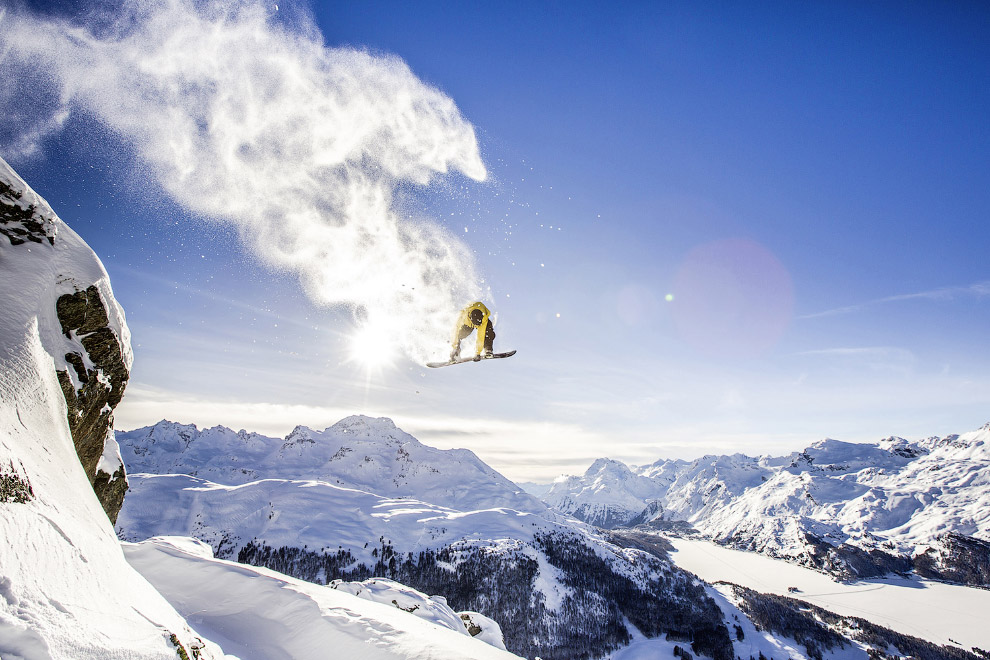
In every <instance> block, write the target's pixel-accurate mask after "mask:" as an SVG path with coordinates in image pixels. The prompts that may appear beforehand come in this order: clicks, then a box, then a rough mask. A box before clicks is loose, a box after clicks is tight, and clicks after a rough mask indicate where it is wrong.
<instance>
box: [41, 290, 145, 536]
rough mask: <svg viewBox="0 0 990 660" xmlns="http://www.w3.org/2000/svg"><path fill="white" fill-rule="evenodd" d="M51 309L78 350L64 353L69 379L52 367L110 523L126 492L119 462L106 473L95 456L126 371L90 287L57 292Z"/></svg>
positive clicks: (109, 433) (105, 438)
mask: <svg viewBox="0 0 990 660" xmlns="http://www.w3.org/2000/svg"><path fill="white" fill-rule="evenodd" d="M56 311H57V314H58V320H59V323H60V324H61V326H62V333H63V334H64V335H65V336H66V338H67V339H73V338H75V339H77V340H78V341H79V343H80V344H81V345H82V348H83V349H84V351H77V352H72V353H66V355H65V361H66V362H67V363H68V364H69V365H70V366H71V367H72V369H73V371H74V372H75V376H76V378H75V379H73V378H72V376H71V375H70V374H69V372H68V370H65V371H59V372H58V381H59V385H61V387H62V394H63V395H65V403H66V406H67V408H68V420H69V430H70V431H71V432H72V441H73V443H74V444H75V446H76V453H77V454H79V460H80V461H81V462H82V465H83V468H84V469H85V470H86V475H87V476H88V477H89V479H90V483H91V484H93V490H94V491H96V496H97V497H98V498H99V499H100V503H101V504H102V505H103V509H104V510H105V511H106V512H107V515H108V516H109V517H110V520H111V521H112V522H116V521H117V514H118V513H119V512H120V507H121V505H123V503H124V493H125V492H126V491H127V480H126V476H125V474H124V466H123V463H120V464H119V465H112V467H113V468H116V469H115V470H114V471H113V473H112V474H111V473H108V472H107V471H106V469H104V467H105V466H102V465H101V459H102V458H103V455H104V453H105V451H106V448H107V444H108V443H110V442H113V409H114V408H115V407H116V406H117V404H118V403H120V400H121V398H122V397H123V396H124V388H125V387H126V385H127V380H128V377H129V376H130V374H129V372H128V370H127V365H126V364H125V362H124V351H123V348H122V347H121V345H120V341H119V340H118V338H117V335H116V334H115V333H114V331H113V330H112V329H111V328H110V320H109V316H108V314H107V308H106V305H105V304H104V302H103V299H102V298H101V295H100V290H99V289H98V288H97V287H96V286H90V287H88V288H87V289H86V290H85V291H76V292H75V293H72V294H65V295H62V296H60V297H59V299H58V302H57V303H56ZM74 380H75V382H74ZM75 383H78V384H79V386H78V387H77V386H76V384H75Z"/></svg>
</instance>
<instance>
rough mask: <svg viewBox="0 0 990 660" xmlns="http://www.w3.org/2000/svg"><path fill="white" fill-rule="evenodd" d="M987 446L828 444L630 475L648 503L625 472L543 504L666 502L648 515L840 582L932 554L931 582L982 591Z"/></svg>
mask: <svg viewBox="0 0 990 660" xmlns="http://www.w3.org/2000/svg"><path fill="white" fill-rule="evenodd" d="M988 441H990V425H988V426H985V427H983V428H982V429H978V430H976V431H972V432H969V433H965V434H962V435H952V436H949V437H946V438H941V439H940V438H927V439H924V440H920V441H908V440H905V439H902V438H887V439H884V440H881V441H879V442H877V443H867V444H857V443H848V442H841V441H838V440H831V439H826V440H823V441H820V442H817V443H815V444H813V445H811V446H810V447H808V448H807V449H806V450H804V451H802V452H796V453H794V454H791V455H789V456H784V457H776V458H773V457H762V458H753V457H748V456H743V455H740V454H736V455H733V456H705V457H703V458H700V459H697V460H695V461H692V462H690V463H684V462H682V461H659V462H657V463H655V464H653V465H650V466H646V467H643V468H636V469H635V470H630V472H631V473H634V474H636V476H638V477H640V478H642V479H650V480H652V481H653V482H654V483H655V489H654V490H653V491H652V492H649V493H648V495H645V496H644V495H643V493H644V487H643V486H642V484H641V482H639V481H637V480H633V479H630V478H629V477H628V476H624V478H623V479H621V480H620V479H613V480H612V481H611V483H610V488H608V489H605V488H601V487H600V483H601V478H600V476H599V474H597V473H595V474H592V471H591V470H589V472H588V473H586V474H585V475H584V476H582V477H570V478H568V479H566V480H561V481H558V482H557V483H555V484H554V487H553V488H552V489H551V491H550V493H548V495H547V496H545V500H546V501H547V502H548V503H550V504H551V505H553V506H556V507H559V508H560V509H561V510H562V511H564V512H567V513H574V512H575V511H581V510H582V507H584V508H589V507H597V508H599V509H601V508H605V507H609V506H613V507H618V508H621V509H622V510H624V511H626V512H631V511H633V509H635V508H636V507H637V506H638V507H639V508H640V510H643V509H645V508H646V507H647V506H648V505H651V503H652V502H659V505H660V506H657V505H656V504H653V505H652V516H651V517H652V518H658V519H660V518H662V520H665V521H677V520H681V521H687V522H689V523H691V524H692V525H693V526H694V527H695V528H696V529H697V530H698V531H700V532H701V533H703V534H704V535H705V536H707V537H710V538H712V539H715V540H717V541H719V542H722V543H728V544H732V545H735V546H737V547H741V548H745V549H749V550H755V551H759V552H764V553H766V554H769V555H771V556H780V557H787V558H790V559H792V560H794V561H797V562H799V563H803V564H805V565H808V566H814V567H816V568H822V569H825V570H829V571H832V572H834V573H836V574H838V575H842V576H844V577H848V576H851V575H870V574H883V573H884V572H887V571H889V570H911V568H912V566H914V568H915V569H916V570H918V569H919V566H920V564H919V559H918V557H921V556H922V555H924V553H926V552H927V553H928V555H927V557H928V559H926V561H927V563H928V564H931V565H932V566H934V568H931V570H930V571H929V572H930V573H931V574H942V575H943V576H945V577H948V578H949V579H958V580H962V581H969V582H974V583H981V584H982V583H986V579H987V575H986V571H983V572H982V573H979V572H978V571H977V572H974V571H972V570H966V569H963V568H961V566H962V564H965V563H972V561H973V560H974V558H980V557H987V556H990V546H987V545H985V544H982V543H981V540H982V541H990V443H988ZM600 463H601V461H599V462H596V463H595V465H596V466H597V465H599V464H600ZM613 463H614V462H613ZM593 467H594V466H593ZM611 472H612V473H622V470H621V468H619V467H613V468H612V469H611ZM661 507H662V511H661V510H660V509H661ZM637 522H646V520H639V521H637ZM929 559H930V561H929ZM977 563H980V562H977Z"/></svg>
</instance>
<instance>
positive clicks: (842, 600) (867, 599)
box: [670, 538, 990, 650]
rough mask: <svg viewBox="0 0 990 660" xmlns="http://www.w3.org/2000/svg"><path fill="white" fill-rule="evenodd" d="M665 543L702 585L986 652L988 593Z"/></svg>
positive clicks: (706, 544)
mask: <svg viewBox="0 0 990 660" xmlns="http://www.w3.org/2000/svg"><path fill="white" fill-rule="evenodd" d="M670 542H671V543H672V544H673V546H674V548H676V550H677V551H676V552H672V553H670V556H671V558H672V559H673V561H674V563H676V564H677V565H678V566H680V567H681V568H684V569H686V570H688V571H691V572H692V573H695V574H696V575H698V576H699V577H701V578H702V579H703V580H706V581H708V582H716V581H725V582H732V583H734V584H738V585H741V586H744V587H748V588H750V589H754V590H756V591H759V592H761V593H770V594H777V595H781V596H789V597H791V598H797V599H800V600H804V601H807V602H809V603H812V604H814V605H817V606H819V607H822V608H824V609H827V610H830V611H832V612H835V613H836V614H840V615H843V616H856V617H860V618H863V619H866V620H868V621H871V622H873V623H876V624H878V625H881V626H885V627H887V628H890V629H892V630H895V631H897V632H900V633H903V634H905V635H912V636H914V637H920V638H922V639H927V640H929V641H932V642H935V643H937V644H945V645H953V646H960V645H961V646H962V648H964V649H966V650H969V649H970V648H971V647H973V646H976V647H979V648H982V649H990V626H988V625H987V621H986V617H987V613H988V612H990V590H986V589H977V588H973V587H964V586H959V585H952V584H945V583H942V582H934V581H930V580H920V579H914V578H887V579H883V580H861V581H857V582H851V583H843V582H835V581H834V580H832V579H831V578H830V577H828V576H827V575H825V574H824V573H819V572H817V571H813V570H811V569H807V568H803V567H801V566H797V565H795V564H792V563H790V562H787V561H784V560H781V559H772V558H770V557H766V556H763V555H759V554H755V553H752V552H743V551H741V550H733V549H730V548H724V547H722V546H719V545H716V544H714V543H712V542H710V541H701V540H691V539H683V538H672V539H670ZM788 587H797V588H798V589H800V592H797V593H791V592H789V591H788ZM950 639H951V640H953V641H954V642H957V643H958V644H954V643H953V641H950Z"/></svg>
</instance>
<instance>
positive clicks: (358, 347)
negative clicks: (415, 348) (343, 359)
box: [350, 324, 396, 369]
mask: <svg viewBox="0 0 990 660" xmlns="http://www.w3.org/2000/svg"><path fill="white" fill-rule="evenodd" d="M350 353H351V360H353V361H354V362H358V363H360V364H363V365H364V366H365V367H368V368H377V369H381V368H383V367H387V366H390V365H391V364H392V363H393V362H394V361H395V355H396V353H395V342H394V338H393V337H392V333H390V332H389V329H388V328H387V327H382V326H380V325H374V324H366V325H363V326H361V327H358V328H357V329H356V330H355V332H354V334H353V335H352V336H351V346H350Z"/></svg>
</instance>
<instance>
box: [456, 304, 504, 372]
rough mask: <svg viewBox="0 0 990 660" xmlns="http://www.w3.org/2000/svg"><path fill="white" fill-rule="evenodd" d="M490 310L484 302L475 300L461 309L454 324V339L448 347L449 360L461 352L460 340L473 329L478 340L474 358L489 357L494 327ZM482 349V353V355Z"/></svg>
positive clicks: (490, 355)
mask: <svg viewBox="0 0 990 660" xmlns="http://www.w3.org/2000/svg"><path fill="white" fill-rule="evenodd" d="M490 316H491V312H489V311H488V308H487V307H485V305H484V303H480V302H476V303H472V304H470V305H468V306H467V307H465V308H464V309H462V310H461V313H460V314H459V315H458V317H457V324H456V325H455V326H454V341H453V342H452V346H451V348H450V361H451V362H454V361H455V360H457V358H458V356H459V355H460V354H461V342H462V341H463V340H464V339H466V338H467V337H468V335H470V334H471V333H472V332H474V331H475V330H477V331H478V340H477V342H476V345H475V352H474V359H475V360H480V359H481V358H482V357H485V358H490V357H492V355H493V349H492V344H493V343H494V342H495V329H494V328H493V327H492V322H491V319H490V318H489V317H490ZM482 350H484V355H482Z"/></svg>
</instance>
